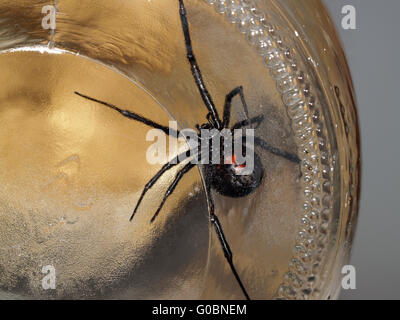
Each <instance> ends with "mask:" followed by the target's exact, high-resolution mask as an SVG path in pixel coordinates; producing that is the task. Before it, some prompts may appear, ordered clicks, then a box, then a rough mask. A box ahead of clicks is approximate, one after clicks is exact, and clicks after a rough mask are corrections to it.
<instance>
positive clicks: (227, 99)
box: [222, 86, 249, 128]
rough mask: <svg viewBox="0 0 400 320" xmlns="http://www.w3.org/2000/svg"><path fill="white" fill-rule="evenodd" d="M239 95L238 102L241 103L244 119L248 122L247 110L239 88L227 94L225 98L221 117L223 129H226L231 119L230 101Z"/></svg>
mask: <svg viewBox="0 0 400 320" xmlns="http://www.w3.org/2000/svg"><path fill="white" fill-rule="evenodd" d="M236 95H240V100H241V101H242V105H243V110H244V113H245V115H246V119H247V120H249V109H248V108H247V103H246V99H245V98H244V93H243V87H242V86H239V87H236V88H235V89H233V90H232V91H231V92H229V93H228V94H227V95H226V97H225V105H224V117H223V124H222V125H223V127H224V128H228V127H229V122H230V118H231V106H232V99H233V98H234V97H235V96H236Z"/></svg>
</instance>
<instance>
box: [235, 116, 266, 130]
mask: <svg viewBox="0 0 400 320" xmlns="http://www.w3.org/2000/svg"><path fill="white" fill-rule="evenodd" d="M263 121H264V116H263V115H262V114H261V115H259V116H255V117H254V118H251V119H245V120H242V121H239V122H237V123H235V124H234V125H233V127H232V130H235V129H240V128H243V127H245V126H248V125H252V124H254V123H256V124H257V126H256V127H255V129H257V128H258V127H259V126H260V124H261V123H262V122H263Z"/></svg>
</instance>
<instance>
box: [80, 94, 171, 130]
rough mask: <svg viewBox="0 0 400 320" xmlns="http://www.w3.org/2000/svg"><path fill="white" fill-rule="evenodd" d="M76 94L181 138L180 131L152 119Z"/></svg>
mask: <svg viewBox="0 0 400 320" xmlns="http://www.w3.org/2000/svg"><path fill="white" fill-rule="evenodd" d="M74 93H75V94H76V95H78V96H80V97H82V98H85V99H87V100H90V101H94V102H96V103H99V104H102V105H104V106H106V107H109V108H111V109H113V110H116V111H118V112H119V113H120V114H122V115H123V116H124V117H126V118H129V119H132V120H136V121H138V122H141V123H144V124H145V125H148V126H150V127H152V128H155V129H159V130H161V131H163V132H164V133H165V134H167V135H172V136H174V137H178V136H179V131H176V130H174V129H172V128H169V127H166V126H163V125H161V124H158V123H156V122H154V121H152V120H150V119H147V118H145V117H142V116H141V115H138V114H137V113H133V112H131V111H128V110H122V109H120V108H118V107H117V106H115V105H113V104H111V103H108V102H104V101H101V100H98V99H95V98H92V97H89V96H87V95H84V94H82V93H79V92H77V91H75V92H74Z"/></svg>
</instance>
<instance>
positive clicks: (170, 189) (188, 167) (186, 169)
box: [150, 162, 195, 222]
mask: <svg viewBox="0 0 400 320" xmlns="http://www.w3.org/2000/svg"><path fill="white" fill-rule="evenodd" d="M194 166H195V164H193V163H190V162H189V163H188V164H186V165H185V166H184V167H183V168H182V169H181V170H180V171H179V172H178V174H177V175H176V177H175V180H174V181H173V182H172V184H171V185H170V186H169V187H168V189H167V191H166V192H165V195H164V198H163V200H162V201H161V203H160V205H159V206H158V209H157V211H156V213H155V214H154V215H153V217H152V218H151V220H150V222H153V221H154V220H155V219H156V218H157V216H158V214H159V213H160V211H161V209H162V207H163V206H164V203H165V201H167V199H168V197H169V196H170V195H171V194H172V192H173V191H174V190H175V188H176V186H177V185H178V183H179V181H180V180H181V179H182V178H183V176H184V175H185V174H186V173H188V172H189V171H190V170H191V169H192V168H193V167H194Z"/></svg>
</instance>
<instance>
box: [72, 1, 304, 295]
mask: <svg viewBox="0 0 400 320" xmlns="http://www.w3.org/2000/svg"><path fill="white" fill-rule="evenodd" d="M179 15H180V20H181V25H182V30H183V35H184V38H185V46H186V52H187V59H188V62H189V64H190V67H191V71H192V74H193V77H194V80H195V82H196V85H197V88H198V90H199V92H200V95H201V98H202V100H203V102H204V104H205V106H206V107H207V109H208V114H207V120H208V122H206V123H204V124H202V125H196V128H197V130H198V137H199V139H200V140H201V139H202V138H203V139H204V137H202V130H201V129H216V130H218V131H219V132H221V131H222V130H223V129H228V130H230V131H231V132H233V130H235V129H241V128H244V127H246V126H249V125H252V124H258V125H259V124H260V123H261V122H262V121H263V120H264V117H263V116H262V115H261V116H256V117H254V118H251V119H249V117H248V108H247V104H246V100H245V98H244V93H243V87H242V86H238V87H237V88H235V89H233V90H232V91H231V92H230V93H228V94H227V95H226V98H225V105H224V110H223V118H222V120H221V118H220V117H219V115H218V111H217V109H216V107H215V105H214V102H213V100H212V98H211V95H210V94H209V92H208V90H207V88H206V85H205V83H204V81H203V77H202V75H201V72H200V68H199V66H198V64H197V60H196V58H195V55H194V53H193V48H192V43H191V38H190V33H189V24H188V20H187V13H186V9H185V5H184V3H183V0H179ZM75 94H77V95H79V96H81V97H83V98H85V99H88V100H91V101H94V102H97V103H99V104H102V105H104V106H107V107H109V108H111V109H114V110H116V111H118V112H119V113H121V114H122V115H123V116H124V117H127V118H129V119H132V120H135V121H138V122H141V123H144V124H146V125H148V126H150V127H152V128H156V129H159V130H161V131H163V132H164V133H165V134H167V135H168V134H171V132H173V131H171V129H170V128H168V127H166V126H163V125H160V124H158V123H155V122H153V121H152V120H150V119H147V118H145V117H142V116H140V115H138V114H136V113H133V112H131V111H128V110H122V109H120V108H118V107H117V106H115V105H113V104H110V103H107V102H104V101H100V100H98V99H95V98H91V97H89V96H86V95H84V94H81V93H79V92H77V91H75ZM237 95H239V96H240V99H241V102H242V105H243V109H244V112H245V115H246V117H247V119H245V120H242V121H240V122H238V123H236V124H234V125H233V126H232V128H229V123H230V115H231V104H232V99H233V98H234V97H235V96H237ZM179 134H180V132H179V131H178V132H175V134H174V136H177V135H179ZM206 139H210V137H209V136H208V137H207V138H206ZM254 144H255V145H257V146H259V147H261V148H262V149H264V150H266V151H268V152H270V153H272V154H275V155H277V156H280V157H283V158H285V159H287V160H289V161H292V162H294V163H299V162H300V160H299V158H298V157H297V156H296V155H295V154H291V153H289V152H285V151H282V150H280V149H278V148H275V147H273V146H271V145H269V144H268V143H267V142H266V141H264V140H262V139H261V138H258V137H254ZM190 151H193V150H190V149H189V150H188V151H186V152H184V153H183V154H181V155H179V156H177V157H175V158H174V159H172V160H171V161H170V162H168V163H166V164H165V165H164V166H163V167H162V168H161V170H160V171H158V172H157V174H156V175H155V176H154V177H153V178H151V180H150V181H149V182H148V183H147V184H146V186H145V187H144V190H143V192H142V194H141V196H140V198H139V200H138V202H137V204H136V207H135V209H134V211H133V214H132V216H131V218H130V220H132V219H133V217H134V215H135V213H136V211H137V209H138V208H139V205H140V203H141V201H142V199H143V197H144V196H145V194H146V193H147V191H148V190H150V189H151V187H152V186H153V185H154V184H155V183H156V182H157V180H158V179H159V178H160V177H161V176H162V175H163V174H164V173H165V172H167V171H168V170H170V169H172V168H173V167H174V166H176V165H178V164H179V163H181V162H183V161H184V160H187V159H189V158H190V157H191V155H192V153H191V152H190ZM210 152H212V150H210ZM200 153H201V152H200V150H198V152H197V153H195V155H194V156H199V154H200ZM220 157H221V160H222V161H223V162H221V163H223V164H222V165H221V164H206V165H203V166H204V169H205V177H206V178H205V182H206V189H207V190H206V192H207V195H208V207H209V216H210V221H211V223H212V225H213V226H214V229H215V231H216V233H217V235H218V239H219V241H220V244H221V246H222V250H223V252H224V256H225V259H226V260H227V262H228V264H229V266H230V268H231V270H232V273H233V275H234V276H235V279H236V281H237V283H238V284H239V286H240V288H241V290H242V292H243V294H244V296H245V297H246V299H248V300H250V297H249V295H248V293H247V291H246V289H245V287H244V285H243V283H242V281H241V279H240V277H239V275H238V273H237V271H236V268H235V266H234V264H233V255H232V251H231V249H230V247H229V244H228V241H227V239H226V237H225V235H224V232H223V230H222V225H221V223H220V222H219V219H218V217H217V216H216V214H215V212H214V201H213V198H212V194H211V188H212V189H214V190H216V191H217V192H218V193H220V194H222V195H224V196H228V197H233V198H237V197H243V196H246V195H248V194H250V193H251V192H253V191H254V190H255V189H256V188H257V187H258V186H259V185H260V183H261V180H262V178H263V174H264V169H263V166H262V163H261V160H260V158H259V156H258V155H257V154H256V153H254V169H253V171H252V173H250V174H248V175H237V174H236V172H237V170H238V169H240V168H239V167H240V165H238V164H237V163H236V162H235V159H234V158H233V157H232V160H233V161H231V162H230V163H226V162H225V161H224V159H223V155H222V153H221V155H220ZM193 167H195V164H194V163H192V162H189V163H187V164H185V165H184V167H183V168H182V169H181V170H180V171H179V172H178V173H177V175H176V177H175V179H174V181H173V182H172V184H171V185H170V186H169V187H168V189H167V191H166V193H165V195H164V198H163V200H162V202H161V203H160V205H159V207H158V209H157V211H156V212H155V214H154V215H153V217H152V218H151V222H153V221H154V220H155V219H156V217H157V216H158V214H159V212H160V210H161V209H162V207H163V205H164V203H165V201H166V200H167V198H168V197H169V196H170V195H171V194H172V193H173V192H174V190H175V188H176V186H177V185H178V183H179V181H180V180H181V179H182V177H183V176H184V175H185V174H186V173H188V172H189V171H190V170H191V169H192V168H193Z"/></svg>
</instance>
